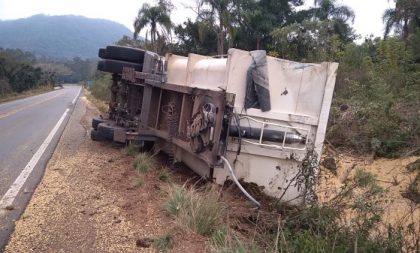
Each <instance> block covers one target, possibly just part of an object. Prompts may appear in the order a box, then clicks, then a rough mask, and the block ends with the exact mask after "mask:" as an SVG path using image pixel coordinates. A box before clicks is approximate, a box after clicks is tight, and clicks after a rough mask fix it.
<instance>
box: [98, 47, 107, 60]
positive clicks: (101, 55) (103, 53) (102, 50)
mask: <svg viewBox="0 0 420 253" xmlns="http://www.w3.org/2000/svg"><path fill="white" fill-rule="evenodd" d="M98 56H99V58H102V59H107V56H106V49H105V48H99V51H98Z"/></svg>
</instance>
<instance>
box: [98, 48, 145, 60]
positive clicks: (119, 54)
mask: <svg viewBox="0 0 420 253" xmlns="http://www.w3.org/2000/svg"><path fill="white" fill-rule="evenodd" d="M144 53H145V51H144V50H142V49H139V48H132V47H124V46H115V45H113V46H107V47H106V59H113V60H120V61H128V62H134V63H141V64H142V63H143V61H144Z"/></svg>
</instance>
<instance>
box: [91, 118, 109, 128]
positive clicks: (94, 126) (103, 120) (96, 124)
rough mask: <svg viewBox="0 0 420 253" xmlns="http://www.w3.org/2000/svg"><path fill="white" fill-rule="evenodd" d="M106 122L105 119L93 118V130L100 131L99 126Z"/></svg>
mask: <svg viewBox="0 0 420 253" xmlns="http://www.w3.org/2000/svg"><path fill="white" fill-rule="evenodd" d="M104 122H106V120H105V119H101V118H93V119H92V128H93V129H95V130H98V125H99V124H100V123H104Z"/></svg>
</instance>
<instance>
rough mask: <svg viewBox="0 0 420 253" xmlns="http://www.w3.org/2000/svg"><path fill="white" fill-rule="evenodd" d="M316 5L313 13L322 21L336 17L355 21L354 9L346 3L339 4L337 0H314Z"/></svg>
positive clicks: (346, 20)
mask: <svg viewBox="0 0 420 253" xmlns="http://www.w3.org/2000/svg"><path fill="white" fill-rule="evenodd" d="M314 5H315V8H312V13H313V15H314V17H315V18H317V19H319V20H320V21H324V20H334V19H335V20H342V21H344V22H348V21H351V22H354V12H353V10H352V9H350V8H349V7H347V6H344V5H341V6H339V5H337V4H336V0H314Z"/></svg>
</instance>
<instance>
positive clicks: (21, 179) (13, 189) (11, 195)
mask: <svg viewBox="0 0 420 253" xmlns="http://www.w3.org/2000/svg"><path fill="white" fill-rule="evenodd" d="M69 111H70V109H69V108H67V109H66V111H65V112H64V113H63V115H61V118H60V119H59V120H58V122H57V124H55V126H54V128H53V129H52V130H51V132H50V133H49V134H48V136H47V138H45V140H44V142H43V143H42V144H41V146H39V148H38V150H37V151H36V152H35V154H34V155H33V156H32V158H31V160H29V162H28V164H27V165H26V166H25V168H24V169H23V170H22V172H21V173H20V174H19V176H18V177H17V178H16V179H15V181H14V182H13V184H12V185H11V186H10V188H9V190H8V191H7V192H6V194H4V196H3V197H2V198H1V200H0V211H1V209H6V207H8V206H10V205H12V204H13V202H14V200H15V198H16V196H17V195H18V193H19V191H20V189H21V188H22V186H23V185H24V184H25V182H26V180H27V179H28V177H29V175H30V174H31V172H32V171H33V169H34V168H35V166H36V165H37V163H38V161H39V160H40V159H41V157H42V155H43V154H44V152H45V150H46V149H47V148H48V146H49V144H50V143H51V141H52V139H53V138H54V136H55V134H56V133H57V131H58V129H59V128H60V127H61V125H62V123H63V121H64V119H65V118H66V116H67V114H68V112H69Z"/></svg>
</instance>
